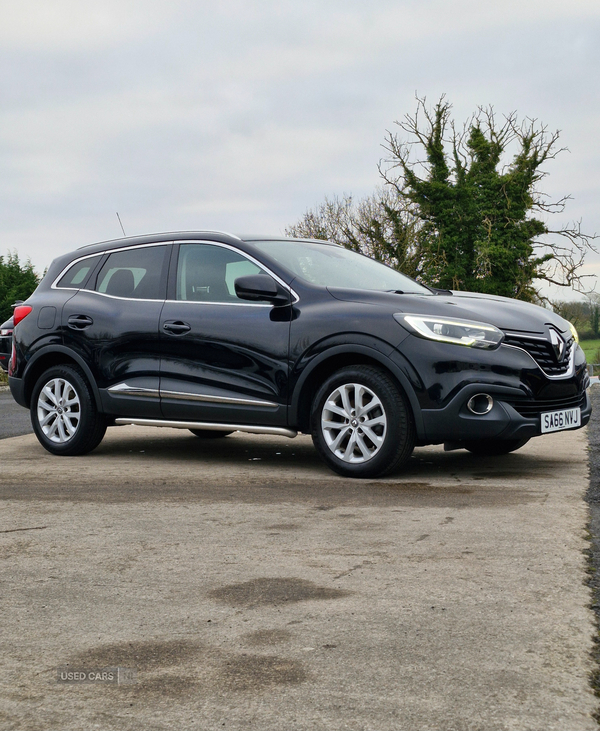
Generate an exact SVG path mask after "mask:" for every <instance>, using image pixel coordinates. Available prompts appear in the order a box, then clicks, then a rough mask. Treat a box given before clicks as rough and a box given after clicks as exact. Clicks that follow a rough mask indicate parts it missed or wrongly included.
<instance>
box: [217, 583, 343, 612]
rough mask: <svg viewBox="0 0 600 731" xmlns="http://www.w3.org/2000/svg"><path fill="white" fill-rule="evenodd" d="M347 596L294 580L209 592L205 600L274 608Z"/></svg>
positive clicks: (324, 587) (245, 584)
mask: <svg viewBox="0 0 600 731" xmlns="http://www.w3.org/2000/svg"><path fill="white" fill-rule="evenodd" d="M350 593H351V592H348V591H343V590H341V589H330V588H329V587H327V586H317V584H314V583H313V582H312V581H306V580H305V579H295V578H261V579H253V580H252V581H245V582H243V583H241V584H230V585H229V586H223V587H220V588H219V589H213V591H211V592H210V594H209V596H210V597H211V598H212V599H214V600H216V601H218V602H221V603H223V604H228V605H229V606H232V607H245V608H251V607H259V606H264V605H271V606H278V605H281V604H293V603H295V602H306V601H311V600H319V601H321V600H326V599H341V598H342V597H345V596H348V594H350Z"/></svg>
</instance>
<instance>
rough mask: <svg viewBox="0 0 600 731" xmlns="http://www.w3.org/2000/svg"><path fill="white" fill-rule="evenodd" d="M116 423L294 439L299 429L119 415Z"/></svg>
mask: <svg viewBox="0 0 600 731" xmlns="http://www.w3.org/2000/svg"><path fill="white" fill-rule="evenodd" d="M115 424H119V425H123V424H135V425H137V426H165V427H169V428H171V429H207V430H211V431H243V432H247V433H248V434H276V435H277V436H280V437H289V438H290V439H293V438H294V437H295V436H297V435H298V432H297V431H293V430H292V429H285V428H284V427H279V426H253V425H252V424H215V423H213V422H210V421H167V420H165V419H135V418H131V419H128V418H123V417H119V418H118V419H115Z"/></svg>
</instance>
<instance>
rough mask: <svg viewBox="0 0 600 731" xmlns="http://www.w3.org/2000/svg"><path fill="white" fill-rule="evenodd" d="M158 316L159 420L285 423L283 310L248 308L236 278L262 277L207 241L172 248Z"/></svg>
mask: <svg viewBox="0 0 600 731" xmlns="http://www.w3.org/2000/svg"><path fill="white" fill-rule="evenodd" d="M174 259H175V260H176V264H175V263H173V264H172V265H171V272H172V274H171V281H170V283H169V298H168V300H167V302H165V306H164V308H163V311H162V315H161V318H160V333H161V334H160V337H161V351H162V360H161V376H160V392H161V407H162V412H163V416H164V417H165V418H166V419H170V420H185V421H202V422H219V423H232V424H260V425H285V424H286V423H287V385H288V350H289V329H290V322H289V316H287V315H286V312H285V311H286V309H287V310H289V309H291V308H290V307H289V306H287V308H286V306H285V305H284V306H274V305H272V304H269V303H263V302H248V301H244V300H241V299H239V298H238V297H237V296H236V294H235V288H234V282H235V279H236V278H237V277H240V276H243V275H248V274H259V273H268V272H266V271H265V269H264V268H263V267H262V266H261V265H260V264H259V263H258V262H257V261H256V260H254V259H253V258H252V257H250V256H249V255H246V254H244V253H242V252H240V251H239V250H237V249H235V248H233V247H231V246H229V245H226V244H218V243H214V242H206V243H204V242H194V243H181V244H180V245H179V246H177V245H176V246H175V251H174Z"/></svg>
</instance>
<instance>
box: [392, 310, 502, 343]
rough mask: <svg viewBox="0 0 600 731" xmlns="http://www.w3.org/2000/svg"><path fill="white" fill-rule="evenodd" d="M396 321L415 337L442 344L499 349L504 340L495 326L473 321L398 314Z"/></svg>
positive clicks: (395, 316) (395, 317)
mask: <svg viewBox="0 0 600 731" xmlns="http://www.w3.org/2000/svg"><path fill="white" fill-rule="evenodd" d="M394 319H395V320H396V321H397V322H399V323H400V324H401V325H405V326H406V327H407V328H408V329H409V330H412V332H413V333H414V334H415V335H419V336H420V337H422V338H427V339H428V340H437V341H439V342H440V343H454V344H455V345H466V346H467V347H468V348H486V349H487V350H493V349H494V348H497V347H498V346H499V345H500V343H501V342H502V340H503V339H504V333H503V332H502V331H501V330H498V328H497V327H494V326H493V325H488V324H486V323H484V322H473V321H471V320H457V319H454V318H453V317H435V316H433V315H403V314H401V313H397V314H395V315H394Z"/></svg>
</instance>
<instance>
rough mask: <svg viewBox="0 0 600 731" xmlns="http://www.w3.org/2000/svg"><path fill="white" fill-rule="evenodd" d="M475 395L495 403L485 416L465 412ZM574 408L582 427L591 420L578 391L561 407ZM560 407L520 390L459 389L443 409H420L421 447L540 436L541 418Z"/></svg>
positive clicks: (475, 386)
mask: <svg viewBox="0 0 600 731" xmlns="http://www.w3.org/2000/svg"><path fill="white" fill-rule="evenodd" d="M478 393H486V394H489V395H490V396H492V398H493V399H494V405H493V407H492V409H491V411H490V412H489V413H488V414H485V415H475V414H472V413H471V412H470V411H469V410H468V409H467V402H468V400H469V399H470V398H471V396H474V395H476V394H478ZM574 406H579V407H580V408H581V427H583V426H585V425H586V424H587V423H588V421H589V420H590V415H591V413H592V405H591V402H590V398H589V395H588V393H587V392H586V391H581V393H580V394H579V396H578V397H575V398H573V399H570V400H569V401H568V402H567V401H565V403H564V408H571V407H574ZM561 407H562V405H560V404H557V402H556V401H547V402H545V401H544V400H533V399H524V398H523V391H521V390H519V389H514V388H509V387H502V386H487V385H484V384H481V383H480V384H470V385H469V386H466V387H465V388H463V389H461V390H460V391H459V393H458V394H456V396H455V397H454V398H453V399H452V400H451V401H450V402H449V403H448V404H447V405H446V406H445V407H444V408H442V409H423V411H422V416H423V424H424V432H425V440H424V443H425V444H441V443H442V442H464V441H474V440H477V439H525V438H530V437H536V436H539V435H541V433H542V431H541V423H540V422H541V417H540V414H542V413H545V412H550V411H555V410H558V409H559V408H561ZM517 409H519V410H517ZM519 411H521V413H519ZM523 412H525V413H523ZM581 427H576V428H581Z"/></svg>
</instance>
